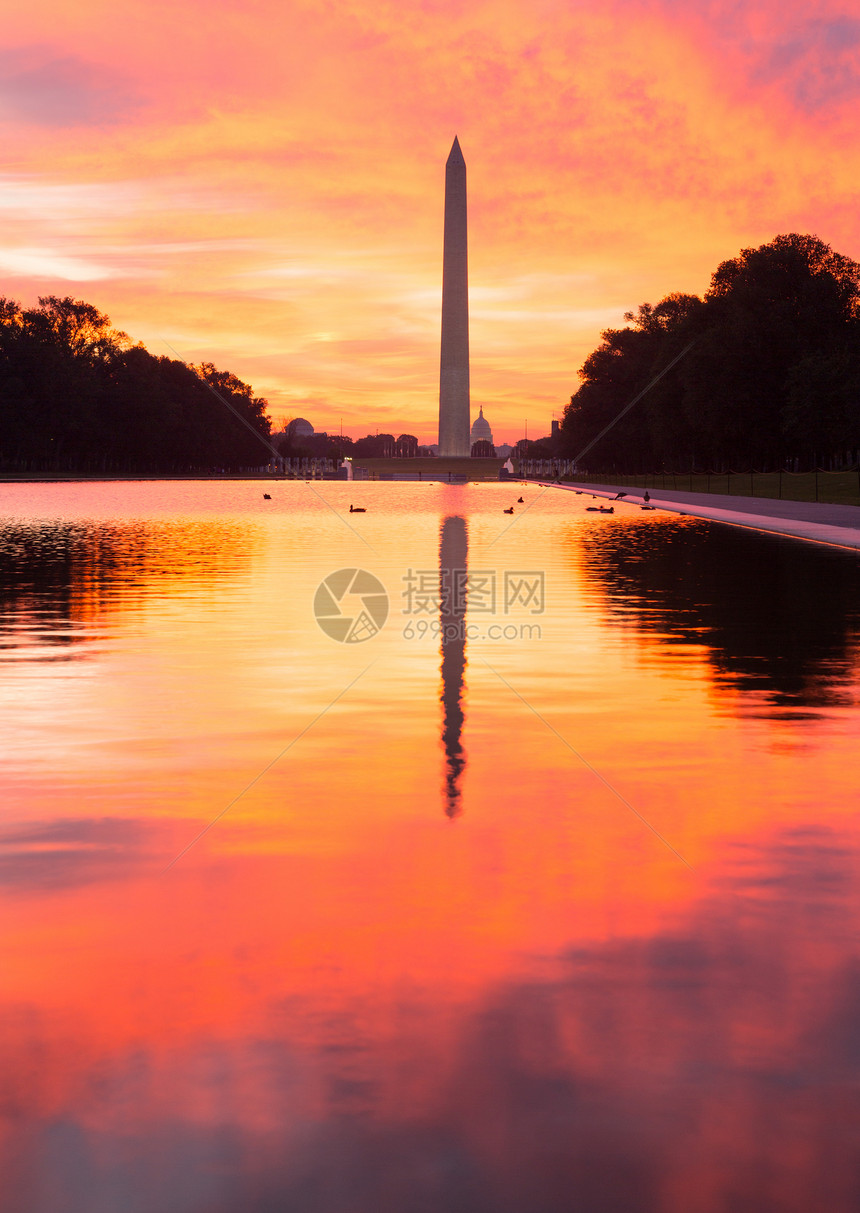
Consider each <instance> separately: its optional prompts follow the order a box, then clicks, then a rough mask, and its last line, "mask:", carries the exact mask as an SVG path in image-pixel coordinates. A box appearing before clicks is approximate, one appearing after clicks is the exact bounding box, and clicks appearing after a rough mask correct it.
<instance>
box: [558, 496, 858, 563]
mask: <svg viewBox="0 0 860 1213" xmlns="http://www.w3.org/2000/svg"><path fill="white" fill-rule="evenodd" d="M544 483H546V482H544ZM553 487H554V488H557V489H561V490H562V491H564V492H571V493H582V495H583V496H589V497H590V496H591V495H592V494H594V495H596V496H597V497H614V496H615V495H616V493H624V494H625V496H624V498H623V500H624V502H626V503H627V504H628V505H632V506H641V505H642V501H643V498H642V494H643V492H644V491H645V490H644V489H626V488H624V487H623V485H612V484H576V483H575V482H574V483H571V484H556V485H553ZM648 492H649V494H650V497H651V500H650V504H651V505H653V506H656V507H657V509H660V510H669V511H671V512H672V513H675V514H689V515H692V516H693V517H695V518H710V519H711V520H712V521H713V522H725V523H727V524H728V525H730V526H744V527H751V528H753V529H754V530H757V531H772V532H773V533H774V534H778V535H792V536H794V537H795V538H796V539H808V540H811V541H812V542H813V543H829V544H836V545H837V546H839V547H849V548H860V506H856V505H828V504H827V503H826V502H817V501H782V500H778V499H774V498H771V497H726V496H723V495H720V494H719V493H683V492H675V491H674V490H673V489H649V490H648Z"/></svg>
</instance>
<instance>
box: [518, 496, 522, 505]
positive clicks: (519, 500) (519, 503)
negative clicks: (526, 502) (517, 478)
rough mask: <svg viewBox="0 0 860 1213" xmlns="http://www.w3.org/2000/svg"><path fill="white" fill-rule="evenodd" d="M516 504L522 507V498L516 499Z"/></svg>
mask: <svg viewBox="0 0 860 1213" xmlns="http://www.w3.org/2000/svg"><path fill="white" fill-rule="evenodd" d="M517 504H518V505H522V504H523V499H522V497H518V498H517Z"/></svg>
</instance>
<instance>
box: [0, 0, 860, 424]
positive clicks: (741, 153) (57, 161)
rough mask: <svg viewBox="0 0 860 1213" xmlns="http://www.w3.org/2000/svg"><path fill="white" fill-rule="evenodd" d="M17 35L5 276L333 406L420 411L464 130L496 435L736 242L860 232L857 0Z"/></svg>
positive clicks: (274, 407) (5, 77) (408, 8)
mask: <svg viewBox="0 0 860 1213" xmlns="http://www.w3.org/2000/svg"><path fill="white" fill-rule="evenodd" d="M4 35H5V37H4V44H5V49H4V51H3V53H2V55H0V135H2V139H3V147H4V160H3V164H2V171H3V173H4V176H3V177H2V180H0V215H2V219H3V227H2V236H0V293H2V294H7V295H11V296H13V297H15V298H18V299H20V300H21V301H22V302H24V303H25V304H31V303H33V302H35V299H36V296H37V295H40V294H48V293H58V294H73V295H75V296H77V297H81V298H85V299H87V300H88V301H90V302H92V303H94V304H95V305H96V306H97V307H99V308H100V309H101V310H103V311H105V312H107V313H108V314H109V315H110V317H111V319H112V321H113V322H114V324H115V325H117V326H118V327H119V328H122V329H124V330H125V331H126V332H128V333H129V334H130V335H131V337H132V338H133V339H134V340H142V341H144V342H145V344H146V345H147V346H148V347H149V348H150V349H151V350H152V351H153V352H154V353H165V352H167V349H166V347H164V346H163V344H162V346H159V341H160V340H161V341H162V342H163V341H164V340H166V341H169V342H170V343H171V344H172V345H173V346H175V347H176V349H177V350H179V352H180V353H181V354H182V355H183V356H184V357H188V358H189V359H191V360H200V359H211V360H212V361H214V362H215V363H216V364H217V365H219V366H224V367H227V368H229V369H230V370H233V371H234V372H235V373H236V374H239V375H240V376H241V377H243V378H245V379H247V380H248V381H250V382H251V383H253V385H254V387H255V389H256V390H257V391H259V392H262V393H263V394H264V395H266V396H267V397H268V398H269V400H270V404H271V411H272V413H273V414H274V415H275V416H283V415H292V414H294V413H302V414H304V415H307V416H309V417H310V419H311V420H312V421H313V423H314V424H315V425H316V426H317V427H318V428H326V427H328V428H336V427H337V426H338V425H339V423H340V418H341V417H342V418H343V424H344V428H345V429H346V430H348V431H349V432H351V433H353V434H354V435H356V436H358V435H361V434H363V433H366V432H369V431H373V430H374V429H375V428H377V426H378V427H379V428H380V429H386V430H393V431H394V432H395V433H399V432H402V431H407V432H414V433H416V434H417V435H418V436H420V437H421V438H422V439H424V440H432V439H433V438H434V436H435V427H436V412H437V396H438V361H439V309H440V301H441V244H442V201H443V195H442V190H443V180H444V163H445V158H446V156H447V153H448V149H449V148H450V145H451V142H452V140H453V137H454V135H455V134H457V135H458V136H459V138H460V142H461V144H462V147H463V151H464V155H465V157H466V162H467V166H468V185H469V223H470V233H469V235H470V250H469V255H470V277H471V289H472V299H471V302H472V327H471V347H472V396H473V404H474V407H475V410H477V406H478V404H483V405H484V407H485V410H486V411H487V414H488V416H489V417H490V418H491V421H492V424H493V429H494V433H495V434H496V436H497V439H499V440H505V439H508V440H510V439H515V438H516V437H519V436H521V434H522V432H523V424H524V421H525V419H528V420H529V433H530V435H533V436H538V435H539V434H541V433H544V432H547V431H548V430H549V424H550V420H551V418H552V416H553V414H556V415H558V414H560V411H561V409H562V408H563V407H564V404H565V402H566V400H567V398H568V397H569V396H570V394H571V392H572V391H573V390H574V389H575V387H576V385H577V378H576V371H577V369H578V367H579V366H580V364H581V363H582V361H583V359H584V357H585V356H586V354H587V353H588V352H589V351H590V350H591V349H592V348H593V347H594V345H595V344H596V343H597V341H598V340H599V333H600V330H601V328H604V327H606V326H607V325H611V324H620V323H622V316H623V312H624V311H625V310H627V309H629V308H635V307H636V306H637V305H638V304H639V303H641V302H644V301H645V300H649V301H651V302H656V301H657V300H658V299H660V298H662V297H663V296H664V295H666V294H668V293H669V292H671V291H676V290H680V291H692V292H697V293H701V292H702V291H704V290H705V289H706V287H707V285H708V281H709V277H710V274H711V272H712V271H713V269H714V268H715V267H716V265H717V264H718V263H719V262H720V261H722V260H724V259H725V258H727V257H730V256H733V255H735V254H736V253H737V251H738V250H739V249H740V248H741V247H744V246H748V245H751V244H756V243H763V242H764V241H767V240H770V239H771V238H772V237H773V236H774V235H776V234H777V233H778V232H782V231H792V230H800V231H809V232H813V233H815V234H817V235H818V236H820V237H821V238H822V239H823V240H825V241H827V242H828V243H830V244H832V245H833V246H834V247H835V248H837V249H838V250H839V251H840V252H844V253H846V254H848V255H849V256H858V255H860V232H858V223H857V219H856V213H857V206H856V199H855V189H856V186H855V182H856V181H857V179H858V168H860V165H858V160H860V152H858V151H857V149H856V140H855V139H854V138H853V134H852V131H853V123H854V110H855V107H856V103H857V93H858V89H860V71H858V66H860V19H858V18H856V17H854V16H852V15H851V14H849V13H846V11H845V10H844V9H843V8H841V7H840V6H839V5H838V4H835V3H827V2H826V0H825V2H824V3H819V4H816V5H815V6H814V11H812V10H811V7H810V6H809V5H808V4H807V3H803V4H801V3H788V4H785V3H781V4H779V5H777V4H776V2H775V0H768V2H767V3H759V4H754V5H752V6H740V5H737V4H735V3H733V2H730V0H723V2H715V3H709V4H707V3H706V4H703V5H697V6H695V9H690V10H687V9H686V8H685V7H682V6H679V5H677V4H676V3H670V2H669V0H653V2H652V3H648V2H637V3H632V2H627V3H624V2H618V3H615V4H609V5H607V4H599V5H598V4H597V3H595V2H594V0H588V2H587V3H584V4H582V5H579V6H576V7H575V8H574V7H571V6H569V5H567V4H563V3H561V2H559V0H546V2H544V3H528V4H527V3H526V2H525V0H507V2H500V0H493V2H489V0H488V2H486V3H478V4H475V3H471V4H469V5H465V4H462V3H455V2H453V0H439V2H438V3H431V2H429V0H428V2H427V3H421V4H419V3H411V4H410V3H407V4H405V5H404V4H397V5H395V4H393V3H390V4H389V3H377V2H374V3H373V4H371V3H370V2H369V0H352V2H350V3H340V4H338V5H337V6H330V5H327V4H323V3H321V2H320V3H317V2H315V0H309V2H307V3H293V4H289V5H287V6H284V5H280V4H275V3H274V2H270V0H253V2H249V3H243V4H241V5H240V4H239V3H221V4H207V5H205V6H204V5H202V4H198V3H193V2H191V0H180V3H178V4H174V5H170V6H168V5H166V4H152V3H147V4H143V3H138V2H136V0H135V2H132V3H124V4H122V5H120V6H118V7H114V6H109V5H106V4H91V5H88V6H86V8H81V9H77V10H71V9H69V7H68V6H64V5H61V4H59V3H56V2H55V3H49V2H48V0H37V2H36V3H34V4H32V5H30V6H28V7H27V8H25V9H20V10H19V11H17V12H16V13H15V14H13V15H9V16H7V17H6V18H5V22H4Z"/></svg>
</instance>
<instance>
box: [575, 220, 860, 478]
mask: <svg viewBox="0 0 860 1213" xmlns="http://www.w3.org/2000/svg"><path fill="white" fill-rule="evenodd" d="M624 319H625V320H627V321H628V327H626V328H623V329H607V330H606V331H605V332H603V333H602V334H601V337H602V338H603V340H602V343H601V345H600V346H599V347H598V348H597V349H596V350H595V351H594V352H593V353H592V354H590V355H589V357H588V358H587V359H586V361H585V363H584V364H583V366H582V369H581V370H580V372H579V375H580V378H581V380H582V384H581V386H580V388H579V389H578V391H577V392H576V393H575V394H574V395H573V396H572V397H571V400H570V404H569V405H568V406H567V408H566V409H565V414H564V420H563V422H562V426H561V436H562V451H563V453H564V455H566V456H567V457H568V458H578V457H579V456H580V455H581V453H582V452H583V451H585V450H586V448H587V447H589V445H590V444H591V443H592V442H593V441H594V439H595V438H596V437H597V436H598V435H599V434H600V432H601V431H602V430H603V428H604V427H605V426H608V425H609V424H610V423H611V422H612V421H613V419H614V418H616V417H617V416H618V415H619V413H621V411H622V410H623V409H624V408H625V406H627V405H628V404H629V403H630V402H631V401H632V400H633V399H634V398H635V397H636V396H637V395H638V394H639V393H640V392H642V390H643V389H644V388H646V387H647V386H648V385H649V384H650V383H651V381H652V380H653V379H654V377H655V376H657V375H658V374H660V372H661V371H663V370H664V369H665V368H666V367H667V366H669V365H670V364H671V363H672V361H673V360H674V359H676V358H678V356H679V355H681V357H680V358H679V359H678V361H677V363H676V365H675V366H673V367H672V368H671V369H670V370H669V371H668V373H666V374H665V375H664V376H663V377H662V378H661V379H660V380H659V382H657V383H654V384H653V386H651V387H650V388H648V390H647V392H646V393H645V395H644V396H643V397H642V399H641V401H640V402H639V403H638V404H636V405H634V407H633V408H631V410H630V412H629V413H627V414H626V415H625V416H624V417H622V419H621V420H620V421H619V422H618V423H617V425H614V426H613V427H612V428H611V429H610V430H609V431H608V432H607V433H606V435H605V437H603V438H600V440H599V441H598V442H596V443H595V444H594V446H593V448H591V449H590V450H589V451H588V452H587V454H585V455H584V456H583V457H582V459H581V461H580V467H581V470H583V471H590V472H612V471H618V472H631V473H635V472H646V471H653V470H656V469H659V468H661V467H666V468H669V469H672V470H689V469H697V468H698V469H703V470H704V469H712V470H726V469H727V468H729V467H731V468H743V469H746V468H751V467H755V468H760V469H762V470H765V471H771V470H777V469H779V468H790V469H791V470H795V471H802V470H806V469H807V468H811V467H816V466H823V467H831V468H835V467H840V466H843V465H844V464H850V463H854V462H856V461H857V457H858V449H860V265H858V264H857V263H856V262H855V261H852V260H850V259H849V258H848V257H844V256H842V255H841V254H839V253H835V252H834V251H833V250H832V249H831V248H830V247H829V246H828V245H827V244H825V243H824V242H823V241H821V240H819V239H818V238H817V237H816V236H804V235H798V234H791V235H786V236H777V237H776V238H775V239H774V240H772V241H771V242H770V243H769V244H764V245H762V246H761V247H759V248H748V249H743V250H742V252H741V253H740V255H739V256H738V257H736V258H734V259H733V260H730V261H724V262H723V263H722V264H721V265H720V266H719V267H718V268H717V270H716V272H715V273H714V275H713V277H712V279H711V285H710V288H709V289H708V291H707V292H706V294H705V297H704V298H703V299H700V298H699V297H698V296H696V295H685V294H677V293H676V294H672V295H668V296H667V297H666V298H665V299H663V300H662V301H661V302H660V303H658V304H656V305H654V306H652V305H651V304H649V303H643V304H641V306H640V307H639V309H638V311H637V312H626V313H625V315H624ZM687 347H689V348H687ZM684 351H686V352H684Z"/></svg>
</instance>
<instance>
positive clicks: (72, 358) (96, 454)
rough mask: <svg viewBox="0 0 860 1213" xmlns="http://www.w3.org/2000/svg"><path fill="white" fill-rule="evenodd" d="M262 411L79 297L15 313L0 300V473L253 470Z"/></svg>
mask: <svg viewBox="0 0 860 1213" xmlns="http://www.w3.org/2000/svg"><path fill="white" fill-rule="evenodd" d="M216 393H217V395H216ZM218 396H221V397H222V398H223V400H226V401H227V402H228V403H229V405H230V406H231V408H232V409H233V410H235V413H234V412H231V409H230V408H228V407H226V406H225V404H224V403H223V402H222V400H220V399H218ZM266 407H267V406H266V401H265V400H264V399H262V398H261V397H258V396H255V395H254V393H253V390H252V389H251V388H250V387H249V386H248V384H246V383H243V382H242V381H241V380H240V379H238V378H237V377H236V376H235V375H233V374H231V373H230V372H229V371H219V370H217V368H216V367H214V366H213V365H212V364H211V363H208V362H204V363H202V364H201V365H200V366H194V367H192V366H188V365H186V364H185V363H184V362H180V361H178V360H177V359H171V358H157V357H155V356H154V355H152V354H150V353H149V352H148V351H147V350H146V349H144V347H143V346H142V345H140V344H138V345H133V344H132V343H131V341H130V340H129V338H128V337H127V336H126V334H125V333H121V332H118V331H117V330H116V329H113V328H112V327H111V324H110V320H109V319H108V317H107V316H105V315H103V314H102V313H101V312H99V311H98V310H97V309H96V308H95V307H93V306H92V305H91V304H89V303H84V302H83V301H82V300H75V299H72V298H70V297H67V298H64V299H60V298H58V297H57V296H54V295H47V296H44V297H42V298H40V299H39V305H38V307H34V308H22V307H21V306H20V304H18V303H16V302H15V301H14V300H12V299H6V298H2V297H0V468H2V469H4V470H7V471H8V470H31V471H36V470H41V471H49V470H56V471H66V470H68V471H79V472H130V473H155V474H161V473H182V472H193V471H211V470H214V469H216V468H217V469H224V470H237V469H240V468H245V467H258V466H260V465H261V464H265V463H267V462H268V460H269V458H270V455H268V454H267V452H266V448H265V446H264V445H263V443H262V442H261V441H260V440H259V438H257V437H255V436H254V434H253V433H251V432H249V429H248V428H247V427H248V426H250V427H252V428H253V430H255V431H256V433H257V434H259V435H261V436H262V437H263V438H265V439H267V438H268V437H269V428H270V427H269V420H268V418H267V417H266V415H265V414H266ZM236 413H238V414H239V417H237V416H236ZM240 418H242V419H243V420H240Z"/></svg>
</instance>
